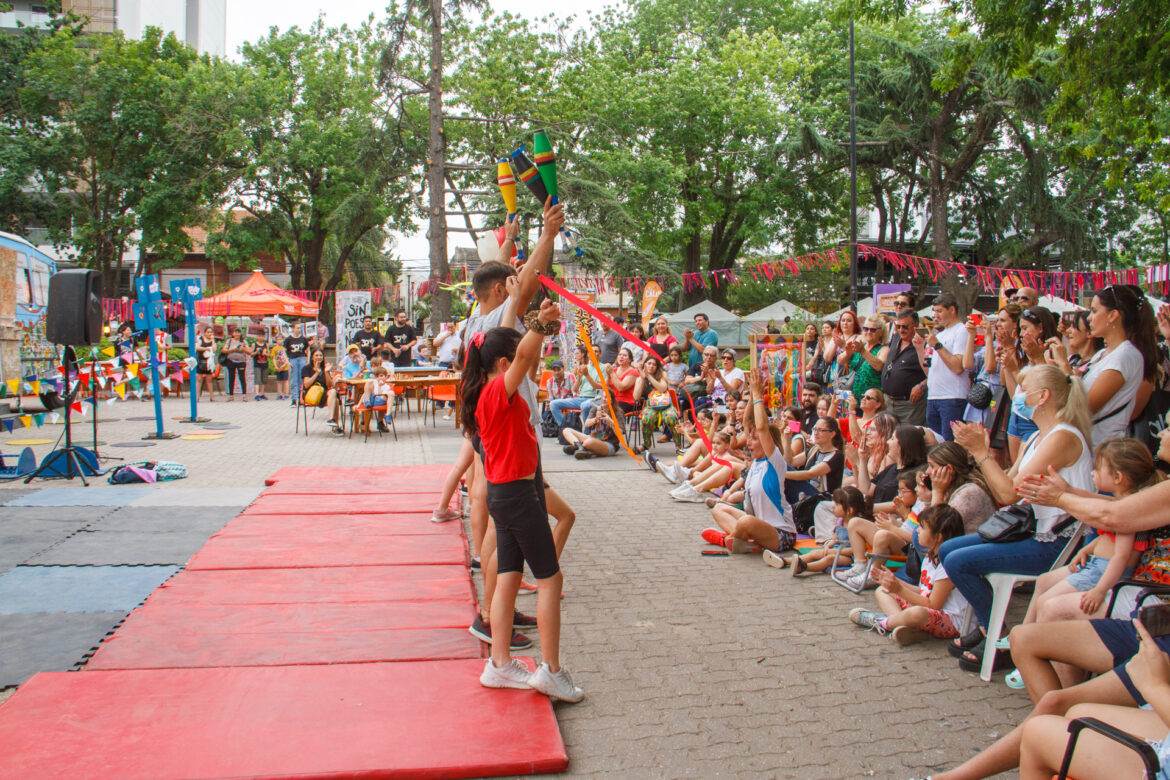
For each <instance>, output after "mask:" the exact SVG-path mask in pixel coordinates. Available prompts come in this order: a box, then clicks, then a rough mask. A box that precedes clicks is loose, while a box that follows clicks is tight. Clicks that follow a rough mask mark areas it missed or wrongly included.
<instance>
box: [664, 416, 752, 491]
mask: <svg viewBox="0 0 1170 780" xmlns="http://www.w3.org/2000/svg"><path fill="white" fill-rule="evenodd" d="M711 447H712V449H713V450H714V457H711V456H706V457H704V458H703V459H702V460H700V461H699V462H698V463H696V464H695V467H694V468H693V469H687V468H686V467H685V466H682V465H681V464H676V470H675V472H674V473H675V474H677V475H679V476H682V477H683V478H684V481H683V482H682V484H680V485H679V486H678V487H676V488H675V489H674V490H672V491H670V495H671V498H673V499H674V500H676V501H687V502H691V503H696V504H697V503H702V502H704V501H706V500H707V499H708V498H713V497H715V496H714V494H713V493H711V491H712V490H715V489H716V488H721V487H726V486H727V485H728V483H730V482H732V481H734V480H736V479H739V477H740V475H741V474H742V473H743V470H744V466H745V464H744V462H743V461H742V460H740V459H739V458H737V457H735V455H734V454H733V453H732V451H731V436H729V435H728V434H727V433H726V432H725V431H716V432H715V433H713V434H712V435H711ZM715 458H719V459H720V460H723V461H726V462H727V463H728V464H730V465H726V466H725V465H723V464H722V463H717V462H716V461H715ZM658 465H659V466H663V464H662V462H661V461H658ZM662 473H663V475H664V476H666V477H667V479H669V478H670V474H669V473H667V471H666V469H665V466H664V467H663V469H662Z"/></svg>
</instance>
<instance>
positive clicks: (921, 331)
mask: <svg viewBox="0 0 1170 780" xmlns="http://www.w3.org/2000/svg"><path fill="white" fill-rule="evenodd" d="M929 333H930V329H929V328H919V329H918V335H919V336H921V337H922V338H926V337H927V335H929Z"/></svg>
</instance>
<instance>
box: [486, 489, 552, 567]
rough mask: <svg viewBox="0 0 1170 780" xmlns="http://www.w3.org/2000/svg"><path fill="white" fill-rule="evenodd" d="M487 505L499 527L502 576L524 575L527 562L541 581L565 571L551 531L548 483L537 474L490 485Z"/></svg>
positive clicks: (497, 542) (497, 549) (499, 559)
mask: <svg viewBox="0 0 1170 780" xmlns="http://www.w3.org/2000/svg"><path fill="white" fill-rule="evenodd" d="M487 505H488V511H489V512H490V513H491V516H492V521H493V522H494V523H495V524H496V559H497V566H496V571H497V572H498V573H500V574H505V573H507V572H521V571H524V562H525V561H527V562H528V568H530V569H532V576H533V577H535V578H536V579H538V580H544V579H548V578H549V577H552V576H553V575H555V574H556V573H557V572H559V571H560V570H561V567H560V565H559V564H558V563H557V548H556V545H555V544H554V543H553V538H552V530H551V529H550V528H549V527H548V509H547V507H546V506H545V503H544V480H543V478H542V477H541V474H540V471H539V470H537V473H536V478H535V479H518V480H515V481H513V482H503V483H500V484H496V483H493V482H488V483H487Z"/></svg>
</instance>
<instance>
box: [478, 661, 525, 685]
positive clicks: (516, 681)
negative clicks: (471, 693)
mask: <svg viewBox="0 0 1170 780" xmlns="http://www.w3.org/2000/svg"><path fill="white" fill-rule="evenodd" d="M531 679H532V673H531V672H530V671H528V667H527V666H525V665H524V664H522V663H520V661H518V660H516V659H515V658H513V659H512V660H511V661H509V662H508V664H507V665H506V666H504V667H498V666H496V665H495V664H494V663H492V659H490V658H489V659H487V663H485V664H484V665H483V674H481V675H480V676H479V684H480V685H482V686H483V687H485V688H518V689H519V690H524V689H526V688H529V687H531V686H530V685H529V684H528V683H529V681H530V680H531Z"/></svg>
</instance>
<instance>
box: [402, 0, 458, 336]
mask: <svg viewBox="0 0 1170 780" xmlns="http://www.w3.org/2000/svg"><path fill="white" fill-rule="evenodd" d="M429 1H430V13H431V63H430V64H431V72H430V79H429V80H428V82H427V88H428V89H429V90H430V95H429V96H428V100H427V109H428V112H429V114H430V116H429V121H428V130H429V136H430V137H429V147H428V148H429V152H430V164H429V166H428V169H427V187H429V188H430V191H431V192H430V204H429V206H430V211H431V214H430V227H429V229H428V230H427V238H428V239H430V244H431V246H430V260H431V276H430V278H431V280H432V281H434V282H436V284H434V285H432V288H431V330H432V332H434V333H438V332H439V328H440V323H443V322H446V321H447V320H449V319H450V318H451V295H450V293H449V292H448V291H447V290H442V289H439V286H438V284H437V283H438V282H443V281H446V279H447V274H448V273H449V270H448V266H447V216H446V190H445V184H444V179H443V156H444V152H445V147H446V141H445V139H444V138H443V3H442V0H429ZM410 316H411V317H413V313H410Z"/></svg>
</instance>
